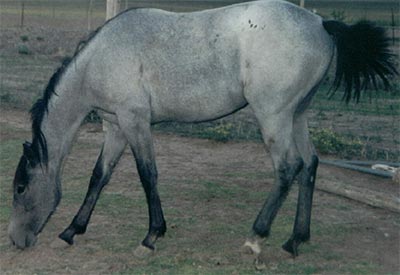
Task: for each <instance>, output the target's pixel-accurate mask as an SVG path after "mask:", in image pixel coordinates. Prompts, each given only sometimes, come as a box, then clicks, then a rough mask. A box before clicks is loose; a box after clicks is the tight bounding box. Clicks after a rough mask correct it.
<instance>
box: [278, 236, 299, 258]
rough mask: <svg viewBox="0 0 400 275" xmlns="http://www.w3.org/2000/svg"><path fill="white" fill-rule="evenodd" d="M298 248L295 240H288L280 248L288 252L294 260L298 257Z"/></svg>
mask: <svg viewBox="0 0 400 275" xmlns="http://www.w3.org/2000/svg"><path fill="white" fill-rule="evenodd" d="M298 246H299V243H298V242H296V241H295V240H292V239H289V240H288V241H287V242H286V243H284V244H283V245H282V248H283V249H284V250H285V251H286V252H289V253H290V254H291V255H292V256H293V258H295V257H297V256H298V255H299V252H298V250H297V247H298Z"/></svg>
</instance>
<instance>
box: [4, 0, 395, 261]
mask: <svg viewBox="0 0 400 275" xmlns="http://www.w3.org/2000/svg"><path fill="white" fill-rule="evenodd" d="M389 46H390V44H389V40H388V38H387V37H386V35H385V32H384V30H383V29H382V28H380V27H378V26H376V25H375V24H373V23H372V22H366V21H362V22H358V23H356V24H354V25H347V24H344V23H341V22H338V21H333V20H329V21H327V20H323V19H322V18H321V17H320V16H318V15H316V14H313V13H311V12H309V11H307V10H305V9H303V8H300V7H298V6H296V5H294V4H291V3H288V2H285V1H280V0H265V1H255V2H246V3H240V4H234V5H231V6H227V7H222V8H217V9H212V10H205V11H199V12H192V13H173V12H167V11H163V10H158V9H146V8H143V9H131V10H128V11H125V12H123V13H121V14H120V15H118V16H117V17H115V18H113V19H111V20H109V21H108V22H106V23H105V24H104V25H103V26H102V27H100V28H99V29H98V30H97V31H96V32H95V34H94V35H92V36H91V37H90V38H89V39H87V40H86V41H85V43H83V44H81V45H80V46H79V47H78V49H77V51H76V53H75V54H74V56H73V57H72V58H71V59H70V60H68V61H65V62H64V63H63V64H62V65H61V67H60V68H59V69H58V70H57V71H56V72H55V73H54V75H53V76H52V77H51V78H50V80H49V82H48V85H47V87H46V88H45V91H44V94H43V97H42V98H40V99H39V100H38V101H37V102H36V103H35V104H34V105H33V107H32V109H31V111H30V113H31V120H32V141H31V142H25V143H24V144H23V154H22V156H21V158H20V160H19V163H18V167H17V169H16V173H15V178H14V181H13V196H14V197H13V208H12V213H11V218H10V224H9V228H8V233H9V236H10V238H11V241H12V243H13V244H14V245H15V246H16V247H17V248H20V249H24V248H26V247H30V246H33V245H34V244H35V243H36V241H37V236H38V234H39V233H40V232H41V231H42V229H43V227H44V226H45V225H46V223H47V221H48V220H49V218H50V216H51V215H52V213H53V212H54V211H55V210H56V207H57V205H58V203H59V201H60V199H61V174H62V170H63V166H64V164H65V159H66V156H67V155H68V153H69V151H70V148H71V146H72V144H73V141H74V138H75V136H76V133H77V131H78V128H79V127H80V125H81V124H82V122H83V121H84V118H85V116H86V115H87V114H88V113H89V112H91V111H92V110H96V111H97V112H98V114H99V115H100V116H101V118H103V119H104V120H105V121H106V122H107V123H109V127H108V130H107V131H106V134H105V138H104V143H103V145H102V149H101V152H100V154H99V157H98V159H97V162H96V165H95V167H94V170H93V174H92V176H91V178H90V183H89V187H88V190H87V194H86V197H85V199H84V202H83V204H82V205H81V207H80V209H79V211H78V213H77V214H76V215H75V217H74V218H73V220H72V222H71V224H70V225H69V226H68V227H67V228H66V229H65V230H64V231H63V232H62V233H61V234H60V235H59V237H60V238H61V239H62V240H64V241H66V242H67V243H68V244H73V238H74V236H75V235H76V234H83V233H85V231H86V228H87V226H88V223H89V219H90V217H91V214H92V212H93V209H94V207H95V205H96V201H97V200H98V198H99V195H100V193H101V191H102V189H103V188H104V186H105V185H106V184H107V183H108V182H109V180H110V177H111V175H112V172H113V168H114V167H115V166H116V164H117V163H118V161H119V159H120V157H121V154H122V153H123V151H124V149H125V147H126V146H127V145H128V146H129V147H130V149H131V151H132V153H133V156H134V158H135V160H136V166H137V170H138V173H139V177H140V181H141V183H142V185H143V189H144V192H145V195H146V201H147V205H148V215H149V225H148V232H147V234H146V236H145V238H144V239H143V241H142V242H141V244H139V246H138V248H137V251H150V252H151V251H153V250H154V249H155V243H156V241H157V239H158V238H160V237H162V236H163V235H164V234H165V233H166V222H165V219H164V214H163V210H162V207H161V200H160V197H159V194H158V191H157V178H158V174H157V167H156V162H155V152H154V146H153V141H152V135H151V125H153V124H157V123H161V122H166V121H177V122H203V121H210V120H214V119H217V118H221V117H224V116H227V115H229V114H232V113H234V112H236V111H237V110H240V109H242V108H244V107H245V106H250V108H251V109H252V111H253V112H254V114H255V117H256V119H257V121H258V123H259V127H260V130H261V133H262V137H263V141H264V144H265V147H266V149H267V150H268V151H269V154H270V157H271V159H272V162H273V168H274V171H275V172H274V173H275V182H274V187H273V188H272V191H271V192H270V194H269V196H268V197H267V199H266V202H265V204H264V205H263V206H262V208H261V210H260V212H259V214H258V216H257V218H256V220H255V222H254V225H253V227H252V229H251V234H249V236H248V238H247V239H246V241H245V245H244V246H245V247H247V248H248V249H250V251H251V252H252V253H255V254H259V253H260V251H261V246H260V243H259V240H260V239H262V238H266V237H268V236H269V233H270V228H271V225H272V222H273V220H274V218H275V216H276V215H277V212H278V210H279V208H280V206H281V205H282V203H283V201H284V199H285V197H286V196H287V194H288V192H289V190H290V187H291V185H292V183H293V182H294V181H295V180H296V181H297V182H298V184H299V193H298V204H297V210H296V217H295V222H294V227H293V233H292V234H291V236H290V237H289V239H288V241H287V242H285V243H284V245H283V248H284V249H285V250H286V251H287V252H289V253H291V254H292V255H294V256H296V255H298V247H299V245H300V244H301V243H303V242H306V241H308V240H309V239H310V220H311V208H312V200H313V190H314V185H315V178H316V171H317V167H318V157H317V153H316V151H315V149H314V146H313V144H312V142H311V141H310V136H309V131H308V126H307V117H306V109H307V107H308V106H309V105H310V102H311V100H312V98H313V96H314V94H315V93H316V92H317V90H318V87H319V86H320V84H321V82H322V81H323V79H324V78H325V76H326V75H327V72H328V69H329V68H330V67H331V63H334V62H336V64H337V65H336V73H335V79H334V81H333V84H332V91H331V93H333V92H335V91H336V90H338V89H339V88H340V87H342V86H344V93H343V98H344V101H347V102H348V101H350V100H355V101H358V99H359V98H360V94H361V93H363V91H364V90H366V89H369V88H377V87H382V85H383V86H385V87H386V88H388V87H389V86H390V81H389V80H390V77H391V76H393V75H396V74H397V70H396V67H395V63H394V54H392V53H391V52H390V49H389ZM328 95H329V93H328Z"/></svg>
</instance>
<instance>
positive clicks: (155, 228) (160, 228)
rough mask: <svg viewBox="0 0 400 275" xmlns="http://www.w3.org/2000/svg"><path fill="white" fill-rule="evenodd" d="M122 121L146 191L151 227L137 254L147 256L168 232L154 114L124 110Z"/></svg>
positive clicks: (121, 113)
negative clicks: (153, 132)
mask: <svg viewBox="0 0 400 275" xmlns="http://www.w3.org/2000/svg"><path fill="white" fill-rule="evenodd" d="M118 121H119V124H120V125H121V128H122V129H123V131H124V134H125V136H126V138H127V140H128V142H129V145H130V147H131V149H132V152H133V155H134V157H135V160H136V166H137V169H138V173H139V176H140V180H141V182H142V185H143V189H144V191H145V193H146V200H147V204H148V210H149V231H148V233H147V235H146V237H145V239H144V240H143V241H142V245H141V246H139V247H138V249H137V250H136V251H135V254H136V256H138V257H143V256H146V255H147V254H149V252H151V251H153V250H154V249H155V247H154V244H155V242H156V240H157V238H158V237H161V236H163V235H164V233H165V232H166V223H165V220H164V215H163V211H162V208H161V201H160V198H159V195H158V191H157V167H156V162H155V155H154V148H153V140H152V136H151V129H150V114H149V113H147V112H146V111H145V110H143V109H142V108H140V111H137V112H136V111H129V112H120V113H119V114H118Z"/></svg>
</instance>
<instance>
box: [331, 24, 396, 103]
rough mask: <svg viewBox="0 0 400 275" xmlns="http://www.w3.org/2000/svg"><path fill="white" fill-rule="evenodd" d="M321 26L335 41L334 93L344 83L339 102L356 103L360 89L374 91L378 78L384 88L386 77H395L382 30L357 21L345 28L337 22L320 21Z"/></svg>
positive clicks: (394, 68)
mask: <svg viewBox="0 0 400 275" xmlns="http://www.w3.org/2000/svg"><path fill="white" fill-rule="evenodd" d="M323 26H324V28H325V29H326V31H327V32H328V33H329V34H330V35H332V36H333V37H334V39H335V42H336V49H337V65H336V75H335V80H334V82H333V90H334V91H336V90H337V89H338V88H339V87H340V84H341V83H342V80H344V86H345V91H344V95H343V99H345V100H346V102H348V101H350V99H351V98H353V99H354V100H356V101H357V102H358V101H359V98H360V94H361V91H362V90H366V89H367V88H368V86H369V85H370V84H371V82H372V85H373V86H374V88H375V89H377V86H378V83H377V82H378V80H379V79H380V80H381V81H382V83H383V85H384V87H385V89H387V88H389V87H390V83H389V79H388V78H389V77H390V76H393V75H397V74H398V72H397V70H396V67H395V66H396V65H395V64H394V61H393V58H394V56H395V55H394V54H393V53H391V51H390V49H389V47H390V41H389V38H388V37H387V36H386V33H385V30H384V29H383V28H381V27H378V26H375V25H374V24H372V23H371V22H367V21H361V22H358V23H356V24H354V25H351V26H349V25H346V24H344V23H341V22H338V21H324V22H323Z"/></svg>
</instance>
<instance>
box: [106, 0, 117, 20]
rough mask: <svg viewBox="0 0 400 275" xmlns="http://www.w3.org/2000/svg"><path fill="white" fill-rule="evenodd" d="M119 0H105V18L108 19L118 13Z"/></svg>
mask: <svg viewBox="0 0 400 275" xmlns="http://www.w3.org/2000/svg"><path fill="white" fill-rule="evenodd" d="M119 7H120V0H107V9H106V20H110V19H111V18H113V17H114V16H116V15H117V14H118V13H119Z"/></svg>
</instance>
